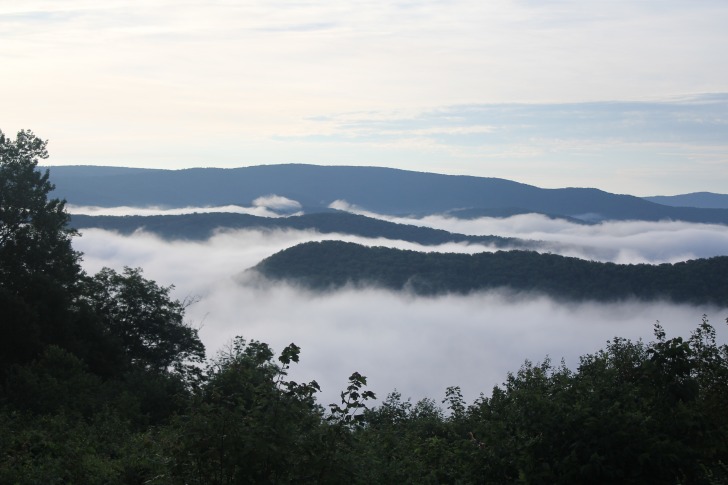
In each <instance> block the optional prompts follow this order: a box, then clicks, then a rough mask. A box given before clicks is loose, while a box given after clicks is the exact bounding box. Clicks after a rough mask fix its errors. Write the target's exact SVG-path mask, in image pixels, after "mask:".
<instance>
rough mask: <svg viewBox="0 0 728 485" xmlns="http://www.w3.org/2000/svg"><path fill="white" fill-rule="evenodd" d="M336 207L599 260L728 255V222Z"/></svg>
mask: <svg viewBox="0 0 728 485" xmlns="http://www.w3.org/2000/svg"><path fill="white" fill-rule="evenodd" d="M332 207H333V208H337V209H339V210H346V211H349V212H352V213H355V214H361V215H365V216H368V217H374V218H377V219H383V220H387V221H390V222H395V223H399V224H412V225H416V226H426V227H432V228H435V229H443V230H445V231H449V232H453V233H460V234H470V235H490V234H495V235H498V236H504V237H517V238H522V239H534V240H538V241H545V242H549V243H552V244H550V245H549V246H548V248H547V251H550V252H553V253H557V254H562V255H564V256H575V257H579V258H584V259H590V260H594V261H604V262H607V261H609V262H614V263H621V264H629V263H635V264H636V263H652V264H657V263H675V262H678V261H686V260H689V259H695V258H708V257H712V256H722V255H725V254H726V248H728V226H725V225H719V224H697V223H691V222H682V221H660V222H650V221H605V222H601V223H599V224H576V223H573V222H569V221H568V220H565V219H551V218H549V217H546V216H543V215H539V214H523V215H517V216H513V217H507V218H495V217H482V218H478V219H458V218H455V217H448V216H443V215H432V216H427V217H422V218H415V217H392V216H385V215H381V214H376V213H373V212H369V211H365V210H361V209H359V208H357V207H356V206H352V205H350V204H347V203H346V202H345V201H337V202H335V203H334V204H332Z"/></svg>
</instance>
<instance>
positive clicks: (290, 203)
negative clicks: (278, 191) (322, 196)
mask: <svg viewBox="0 0 728 485" xmlns="http://www.w3.org/2000/svg"><path fill="white" fill-rule="evenodd" d="M253 205H254V206H256V207H264V208H266V209H273V210H286V211H291V210H296V209H300V208H301V203H300V202H298V201H297V200H291V199H288V198H286V197H283V196H282V195H275V194H271V195H266V196H265V197H258V198H257V199H255V200H254V201H253Z"/></svg>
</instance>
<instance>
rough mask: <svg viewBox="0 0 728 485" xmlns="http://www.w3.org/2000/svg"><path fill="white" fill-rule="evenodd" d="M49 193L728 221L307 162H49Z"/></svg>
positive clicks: (117, 202) (583, 196) (124, 199)
mask: <svg viewBox="0 0 728 485" xmlns="http://www.w3.org/2000/svg"><path fill="white" fill-rule="evenodd" d="M50 171H51V180H52V181H53V183H54V184H55V185H56V190H55V192H54V196H57V197H61V198H65V199H66V200H67V201H68V202H69V203H70V204H74V205H96V206H102V207H111V206H121V205H127V206H140V207H143V206H160V207H186V206H200V207H202V206H215V205H228V204H236V205H243V206H246V205H250V204H252V203H253V201H254V200H255V199H256V198H258V197H263V196H268V195H279V196H283V197H286V198H288V199H291V200H295V201H298V202H299V203H300V204H301V205H302V206H303V210H304V211H306V212H317V211H322V210H326V209H328V208H329V206H330V205H331V204H332V203H334V202H336V201H341V200H343V201H346V202H347V203H349V204H352V205H355V206H357V207H360V208H362V209H364V210H367V211H371V212H376V213H381V214H388V215H414V216H424V215H429V214H435V213H448V212H450V211H453V210H463V209H465V210H475V211H477V210H483V209H485V210H493V209H504V208H511V209H518V210H523V211H527V212H528V211H530V212H539V213H547V214H550V215H554V216H561V217H567V218H577V219H583V220H588V221H600V220H649V221H658V220H665V219H670V220H683V221H690V222H703V223H720V224H728V209H705V208H691V207H671V206H667V205H662V204H657V203H654V202H650V201H648V200H644V199H642V198H639V197H636V196H632V195H624V194H612V193H609V192H605V191H603V190H600V189H595V188H579V187H570V188H560V189H544V188H539V187H536V186H533V185H528V184H523V183H520V182H515V181H511V180H506V179H499V178H493V177H475V176H471V175H443V174H435V173H429V172H415V171H409V170H401V169H391V168H383V167H360V166H323V165H307V164H285V165H257V166H252V167H239V168H229V169H220V168H194V169H183V170H161V169H132V168H120V167H110V168H108V169H104V168H101V167H93V168H92V169H90V170H89V171H88V172H87V173H86V174H84V173H83V172H84V169H83V166H72V167H70V168H66V167H58V166H56V167H50Z"/></svg>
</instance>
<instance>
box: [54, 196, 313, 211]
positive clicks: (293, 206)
mask: <svg viewBox="0 0 728 485" xmlns="http://www.w3.org/2000/svg"><path fill="white" fill-rule="evenodd" d="M300 208H301V204H300V202H298V201H296V200H291V199H288V198H286V197H283V196H280V195H275V194H271V195H267V196H265V197H258V198H257V199H255V200H254V201H253V206H252V207H244V206H240V205H225V206H209V207H180V208H168V207H155V206H145V207H131V206H117V207H98V206H81V205H73V204H67V205H66V209H67V210H68V212H69V213H71V214H83V215H89V216H157V215H167V216H177V215H182V214H195V213H199V214H207V213H212V212H232V213H235V214H250V215H253V216H259V217H280V216H281V214H280V213H279V212H282V213H284V214H285V215H297V214H299V212H297V211H298V210H299V209H300Z"/></svg>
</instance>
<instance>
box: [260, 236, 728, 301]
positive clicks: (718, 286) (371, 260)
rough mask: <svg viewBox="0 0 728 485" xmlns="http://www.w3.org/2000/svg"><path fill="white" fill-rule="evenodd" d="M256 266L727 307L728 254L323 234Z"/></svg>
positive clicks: (287, 277) (392, 284) (419, 287)
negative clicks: (454, 246) (349, 239)
mask: <svg viewBox="0 0 728 485" xmlns="http://www.w3.org/2000/svg"><path fill="white" fill-rule="evenodd" d="M249 271H256V272H258V273H260V274H262V275H263V276H265V277H266V278H268V279H270V280H274V281H275V280H279V281H280V280H283V281H289V282H292V283H294V284H298V285H303V286H305V287H308V288H310V289H313V290H332V289H337V288H341V287H343V286H344V285H347V284H351V285H354V286H373V287H382V288H386V289H390V290H395V291H412V292H414V293H416V294H422V295H440V294H447V293H463V294H466V293H470V292H473V291H478V290H488V289H496V288H502V289H507V290H511V291H514V292H522V291H528V292H534V293H540V294H545V295H549V296H551V297H553V298H556V299H559V300H567V301H617V300H624V299H632V298H634V299H639V300H669V301H673V302H681V303H693V304H715V305H720V306H723V307H728V279H726V277H725V275H726V274H728V256H721V257H715V258H709V259H699V260H693V261H687V262H681V263H675V264H660V265H648V264H638V265H621V264H614V263H599V262H595V261H585V260H582V259H578V258H571V257H565V256H559V255H555V254H539V253H536V252H533V251H497V252H495V253H479V254H455V253H449V254H444V253H424V252H416V251H405V250H399V249H391V248H384V247H365V246H361V245H358V244H353V243H346V242H342V241H323V242H311V243H304V244H299V245H297V246H294V247H291V248H288V249H285V250H283V251H281V252H279V253H276V254H274V255H273V256H271V257H269V258H266V259H264V260H263V261H261V262H260V263H259V264H258V265H257V266H255V267H254V268H252V269H251V270H249Z"/></svg>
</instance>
